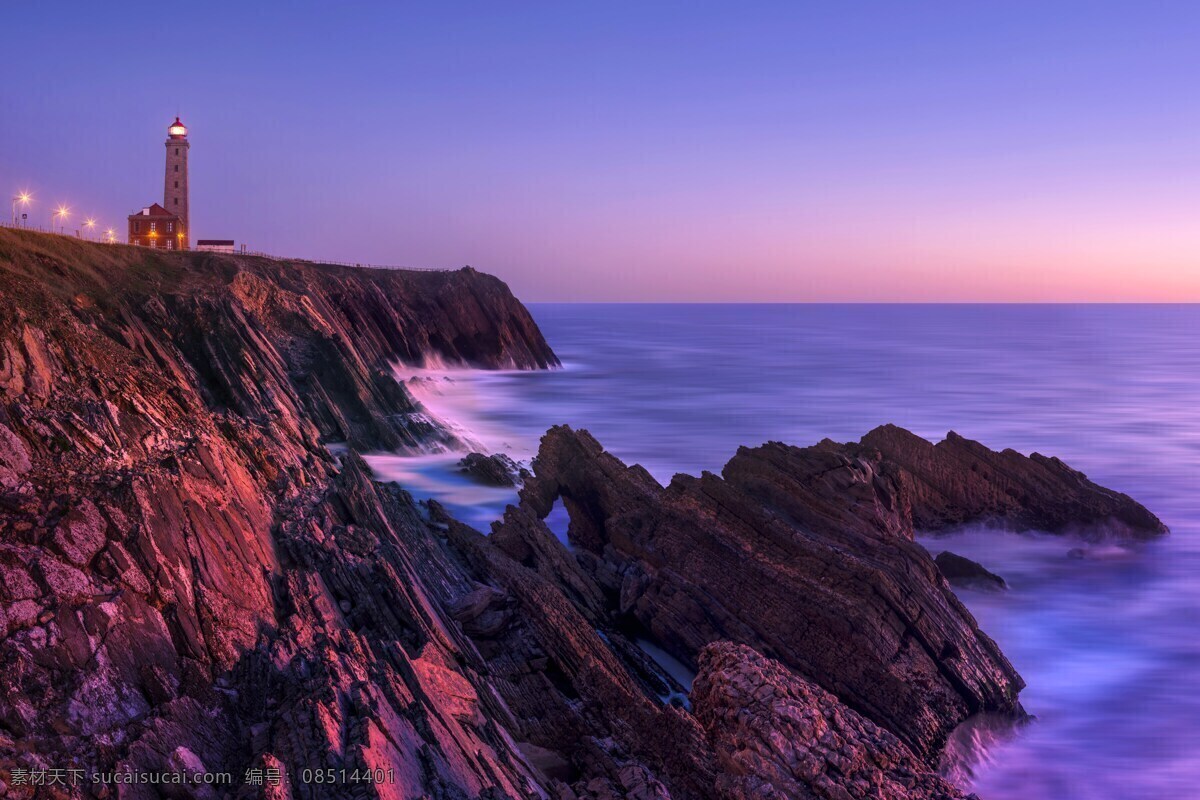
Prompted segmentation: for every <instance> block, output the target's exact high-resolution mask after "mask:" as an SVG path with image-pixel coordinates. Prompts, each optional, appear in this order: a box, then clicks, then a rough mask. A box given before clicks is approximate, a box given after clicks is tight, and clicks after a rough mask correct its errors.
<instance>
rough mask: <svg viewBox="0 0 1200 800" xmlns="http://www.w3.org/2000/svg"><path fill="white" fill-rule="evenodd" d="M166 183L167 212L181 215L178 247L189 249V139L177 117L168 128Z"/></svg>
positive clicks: (177, 237) (164, 196)
mask: <svg viewBox="0 0 1200 800" xmlns="http://www.w3.org/2000/svg"><path fill="white" fill-rule="evenodd" d="M165 180H166V182H165V183H164V187H165V188H164V191H163V205H164V206H165V207H166V210H167V213H169V214H174V215H175V216H177V217H179V223H180V224H179V227H180V228H182V230H180V231H178V232H177V233H176V239H177V242H178V243H177V244H176V245H175V247H176V248H178V249H180V250H189V249H191V246H190V244H189V242H190V241H191V236H192V227H191V220H190V219H189V217H188V139H187V128H186V127H184V125H183V123H182V122H180V121H179V117H176V118H175V123H174V124H173V125H171V127H169V128H167V175H166V179H165Z"/></svg>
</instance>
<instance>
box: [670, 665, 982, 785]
mask: <svg viewBox="0 0 1200 800" xmlns="http://www.w3.org/2000/svg"><path fill="white" fill-rule="evenodd" d="M692 704H693V708H694V709H695V712H696V718H697V719H698V720H699V721H700V724H701V725H703V726H704V729H705V731H706V733H707V734H708V738H709V741H710V742H711V744H712V747H713V751H714V753H715V754H716V758H717V765H718V770H717V781H716V785H715V787H714V790H715V791H714V795H715V796H716V797H718V798H721V800H750V798H780V799H781V800H782V798H821V799H822V800H847V798H907V800H961V798H964V797H965V795H963V793H962V792H960V791H958V790H957V789H955V788H954V787H953V786H951V785H950V784H948V783H947V782H946V781H944V780H943V779H942V778H940V777H938V775H937V774H936V773H935V772H933V771H932V770H930V769H929V767H928V766H926V765H925V764H923V763H922V762H921V760H920V759H918V758H917V757H916V756H915V755H913V753H912V751H910V750H909V749H908V748H907V747H905V746H904V744H903V743H901V741H900V740H899V739H898V738H896V737H895V736H894V735H892V734H891V733H889V732H887V731H886V730H883V729H882V728H880V727H879V726H877V725H875V724H873V723H872V722H871V721H870V720H867V719H865V718H863V717H862V716H861V715H859V714H857V713H855V712H854V711H852V710H850V709H849V708H847V707H846V706H845V705H843V704H842V703H841V702H839V701H838V699H837V698H836V697H834V696H833V695H831V694H830V693H829V692H826V691H825V690H823V689H821V688H820V687H819V686H817V685H815V684H813V683H812V682H810V681H807V680H805V679H804V678H802V677H800V676H799V675H796V674H794V673H792V672H789V671H788V670H787V669H786V668H785V667H784V666H783V665H782V664H780V663H779V662H777V661H773V660H771V659H768V658H765V657H763V656H762V655H760V654H759V653H757V652H755V651H754V650H753V649H751V648H749V647H746V646H744V645H734V644H730V643H728V642H718V643H716V644H711V645H708V646H707V647H705V648H704V650H702V651H701V653H700V673H699V675H698V676H697V677H696V682H695V684H694V685H693V688H692Z"/></svg>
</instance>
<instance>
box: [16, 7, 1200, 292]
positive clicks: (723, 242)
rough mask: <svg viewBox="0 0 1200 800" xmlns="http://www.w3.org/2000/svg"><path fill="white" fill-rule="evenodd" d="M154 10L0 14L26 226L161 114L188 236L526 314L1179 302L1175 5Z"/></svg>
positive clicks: (1190, 72) (138, 147) (125, 177)
mask: <svg viewBox="0 0 1200 800" xmlns="http://www.w3.org/2000/svg"><path fill="white" fill-rule="evenodd" d="M153 7H154V6H153V5H135V6H129V5H120V4H118V5H112V4H106V3H95V2H87V3H77V2H58V3H54V4H53V5H52V6H45V5H42V4H36V3H30V2H26V3H20V4H17V3H5V4H4V10H3V15H2V17H0V54H3V55H2V60H3V64H4V73H5V77H4V79H3V80H0V189H3V190H4V191H9V190H10V189H13V190H15V189H17V188H22V187H25V186H28V187H30V188H31V189H33V190H34V192H35V193H36V198H37V202H38V205H37V206H35V208H34V218H35V220H36V221H40V222H42V223H43V224H44V223H45V220H44V219H43V218H44V217H46V216H47V209H48V208H49V207H50V206H51V205H52V204H54V203H57V202H60V201H61V202H67V203H69V204H70V205H71V206H72V208H73V209H76V210H78V211H80V212H84V213H92V214H95V215H96V216H98V217H99V218H100V219H101V221H102V222H105V223H108V224H113V225H117V226H118V229H120V227H121V225H122V224H123V220H124V216H125V215H126V214H128V213H130V212H131V211H133V210H135V209H137V208H140V207H141V206H143V205H146V204H148V203H150V202H153V201H161V199H162V169H163V158H164V151H163V140H164V139H165V133H166V127H167V125H168V124H169V123H170V122H171V120H172V119H173V117H174V116H175V114H176V113H179V114H181V115H182V117H183V120H184V122H185V123H186V124H187V125H188V126H189V128H190V129H191V136H190V139H191V142H192V149H191V185H192V195H191V209H192V229H193V235H194V236H196V237H200V238H235V239H237V240H238V241H239V242H243V241H244V242H247V243H248V244H249V246H250V247H251V248H253V249H261V250H265V251H268V252H274V253H279V254H283V255H299V256H309V257H322V258H332V259H338V260H347V261H362V262H371V263H383V264H404V265H412V266H460V265H462V264H471V265H473V266H475V267H476V268H479V269H482V270H486V271H489V272H492V273H495V274H497V275H499V276H500V277H502V278H503V279H504V280H506V281H507V282H508V283H509V285H510V286H512V288H513V290H514V291H515V292H516V293H517V294H518V295H519V296H520V297H522V298H523V299H526V300H718V301H719V300H739V301H755V300H772V301H806V300H814V301H843V300H846V301H943V300H945V301H1006V300H1036V301H1042V300H1179V301H1183V300H1187V301H1198V300H1200V4H1197V3H1194V2H1186V3H1185V2H1179V3H1152V2H1128V3H1106V2H1080V3H1074V2H1050V3H1047V2H1045V0H1042V2H1036V3H1026V2H1003V3H1001V2H995V3H990V2H989V3H983V2H980V3H976V2H967V3H964V2H945V3H940V2H939V3H931V2H927V3H896V2H880V3H854V2H851V3H801V2H760V3H707V2H680V3H654V2H650V3H598V2H597V3H582V2H580V3H576V2H566V3H564V2H554V3H540V2H538V3H535V2H526V3H497V2H482V3H420V4H418V3H382V2H381V3H353V2H351V3H340V4H339V3H329V2H323V3H305V2H298V3H295V2H290V3H273V4H271V3H248V2H242V3H225V2H194V3H178V4H169V3H164V4H162V6H161V7H162V9H163V10H162V11H156V12H150V13H147V11H146V10H145V9H150V8H153ZM171 8H178V9H179V11H178V13H177V14H173V13H172V12H171V11H170V10H169V9H171ZM6 197H7V195H6ZM4 210H5V213H6V214H7V212H8V207H7V204H6V206H5V209H4Z"/></svg>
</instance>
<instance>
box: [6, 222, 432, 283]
mask: <svg viewBox="0 0 1200 800" xmlns="http://www.w3.org/2000/svg"><path fill="white" fill-rule="evenodd" d="M0 228H10V229H12V230H15V231H34V232H36V233H48V234H50V235H52V236H62V237H64V238H66V239H78V240H79V241H82V242H92V243H93V244H107V245H113V246H116V247H144V249H147V250H159V251H160V252H163V253H181V252H185V253H216V254H218V255H223V256H251V257H253V258H268V259H271V260H272V261H299V262H301V263H304V264H323V265H329V266H335V267H359V268H361V269H392V270H404V271H407V272H454V270H453V269H447V268H445V267H404V266H399V265H397V264H363V263H359V262H350V261H333V260H330V259H327V258H296V257H292V256H277V255H275V254H273V253H264V252H262V251H261V250H246V249H242V250H234V251H233V252H223V251H219V250H197V249H196V248H192V249H191V250H167V249H165V248H160V247H145V246H144V245H139V244H129V243H128V242H122V241H117V240H112V241H109V240H108V239H106V238H104V237H103V236H97V235H96V234H85V233H83V232H82V231H80V230H75V231H70V232H69V231H67V230H66V228H65V227H64V228H60V229H59V230H54V229H52V228H45V227H42V226H41V225H23V224H14V223H13V222H11V221H7V220H0Z"/></svg>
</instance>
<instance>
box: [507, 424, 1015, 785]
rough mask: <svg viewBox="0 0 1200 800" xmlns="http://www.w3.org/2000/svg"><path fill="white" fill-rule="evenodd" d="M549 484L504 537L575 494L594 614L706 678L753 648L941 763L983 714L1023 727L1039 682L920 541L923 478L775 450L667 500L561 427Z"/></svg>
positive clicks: (573, 529)
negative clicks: (1008, 655) (955, 737)
mask: <svg viewBox="0 0 1200 800" xmlns="http://www.w3.org/2000/svg"><path fill="white" fill-rule="evenodd" d="M534 472H535V477H534V478H533V479H531V480H529V481H527V482H526V484H525V488H524V489H523V491H522V493H521V500H522V505H523V506H524V507H526V508H527V509H528V511H529V512H532V513H529V514H524V515H521V514H510V515H508V516H506V518H505V520H504V521H503V522H502V523H501V524H500V525H499V526H497V529H496V532H495V533H494V534H493V536H494V537H496V538H498V540H500V541H505V540H507V539H508V538H510V537H513V536H514V534H513V533H512V532H511V531H510V528H512V527H514V526H518V525H522V524H525V523H526V522H527V521H528V520H530V519H533V518H537V517H543V516H545V514H547V513H548V512H549V510H550V507H551V505H552V504H553V502H554V501H555V500H556V499H557V498H560V497H561V498H562V502H563V504H564V506H565V507H566V509H567V511H568V512H569V514H570V518H571V521H570V527H569V529H568V537H569V539H570V541H571V543H572V544H573V545H574V546H575V547H576V548H577V552H576V562H577V563H578V565H579V569H580V571H581V572H582V573H583V575H582V577H579V576H575V575H572V576H570V578H571V579H572V580H573V581H574V582H575V583H579V582H581V581H585V580H586V581H590V584H591V591H590V592H589V595H592V596H594V595H599V596H601V597H602V598H603V601H602V603H600V604H593V606H592V608H591V610H592V613H593V614H595V615H596V616H597V617H598V618H600V619H603V620H606V621H607V624H608V626H609V627H614V628H615V627H620V626H621V625H634V626H636V627H637V628H638V629H639V630H642V631H644V632H645V635H646V636H647V637H648V638H650V639H651V640H652V641H654V642H655V643H656V644H657V645H658V646H660V647H662V648H663V649H665V650H666V651H667V652H669V653H670V654H671V655H672V656H674V657H675V658H677V659H679V660H680V661H681V662H683V663H684V664H686V665H688V666H689V667H691V668H692V669H696V668H697V667H698V658H699V653H700V651H701V650H702V649H703V648H704V646H706V645H708V644H711V643H713V642H718V641H733V642H740V643H743V644H746V645H749V646H750V647H753V648H754V649H755V650H757V651H758V652H760V653H762V654H763V655H766V656H769V657H771V658H773V659H775V660H777V661H779V662H781V663H782V664H784V665H785V666H786V667H788V668H789V669H791V670H794V671H795V672H797V673H798V674H801V675H804V676H805V677H806V678H808V679H810V680H812V681H814V682H816V683H817V684H818V685H820V686H821V687H823V688H824V689H825V690H826V691H829V692H831V693H832V694H834V695H835V696H837V697H838V698H839V699H840V700H841V701H842V702H844V703H845V704H846V705H848V706H849V707H850V708H852V709H854V710H855V711H857V712H859V713H860V714H862V715H863V716H865V717H867V718H868V719H870V720H872V721H873V722H875V723H876V724H878V725H880V726H881V727H884V728H886V729H888V730H890V731H892V732H893V733H895V734H896V735H897V736H899V737H900V738H901V739H902V740H903V741H904V742H905V743H906V744H907V745H908V746H909V747H910V748H911V749H912V750H913V751H914V752H915V753H916V754H917V755H918V756H919V757H921V758H924V759H927V760H930V761H931V762H932V760H933V759H934V758H935V756H936V754H937V752H938V751H939V750H940V748H941V746H942V744H943V743H944V742H945V740H946V737H948V736H949V734H950V732H951V731H952V730H953V728H954V727H955V726H956V725H957V724H959V723H960V722H962V720H964V719H966V718H967V717H968V716H970V715H971V714H974V713H976V712H980V711H994V712H1003V713H1011V714H1017V715H1019V714H1021V713H1022V711H1021V707H1020V704H1019V702H1018V700H1017V695H1018V693H1019V692H1020V690H1021V688H1022V687H1023V686H1024V684H1023V683H1022V681H1021V679H1020V677H1019V676H1018V675H1017V673H1016V671H1015V670H1014V669H1013V668H1012V666H1011V665H1010V664H1009V663H1008V661H1007V659H1005V658H1004V656H1003V654H1002V653H1001V652H1000V651H999V649H998V648H997V647H996V645H995V644H994V643H993V642H992V641H991V639H989V638H988V637H987V636H986V635H984V634H983V633H982V632H981V631H979V629H978V627H977V626H976V625H975V621H974V620H973V619H972V618H971V616H970V614H969V613H967V611H966V609H965V608H964V607H963V606H962V605H961V603H959V601H958V599H957V598H956V597H955V596H954V594H953V592H952V591H950V589H949V587H948V586H947V585H946V583H945V581H944V580H942V578H941V576H940V574H939V573H938V572H937V568H936V567H935V566H934V564H933V561H932V559H930V558H929V555H928V554H927V553H926V552H925V551H924V550H923V549H922V548H921V547H920V546H919V545H918V544H916V543H915V542H914V541H912V536H911V511H910V500H909V498H910V488H909V485H908V480H907V477H906V475H905V473H904V472H903V471H902V470H900V469H899V468H897V467H895V466H893V465H891V464H889V463H888V462H885V461H883V460H882V459H880V458H878V457H876V458H875V459H873V460H867V459H863V458H857V457H850V456H848V455H846V454H845V453H843V452H840V451H838V450H836V449H834V448H833V447H832V446H830V445H829V444H824V443H823V444H822V445H818V446H817V447H810V448H796V447H789V446H786V445H781V444H777V443H772V444H768V445H764V446H763V447H759V448H753V449H750V448H742V449H740V450H739V451H738V453H737V455H735V456H734V458H733V459H731V460H730V462H729V463H728V464H727V465H726V466H725V469H724V470H723V473H722V476H720V477H718V476H716V475H713V474H711V473H705V474H704V475H702V476H700V477H693V476H689V475H677V476H675V478H674V480H673V481H672V482H671V483H670V485H668V486H667V487H662V486H660V485H659V484H658V483H657V482H656V481H655V480H654V479H653V478H652V477H651V476H650V474H649V473H647V472H646V471H645V470H643V469H642V468H640V467H637V466H634V467H626V466H625V465H623V464H621V463H620V462H619V461H618V460H617V459H616V458H614V457H613V456H612V455H610V454H608V453H606V452H605V451H604V450H603V449H602V448H601V446H600V444H599V443H598V442H596V440H595V439H593V438H592V437H591V436H590V435H588V434H587V433H586V432H583V431H574V430H571V429H569V428H566V427H557V428H553V429H552V430H551V431H550V432H549V433H547V434H546V436H545V437H544V438H543V440H542V444H541V448H540V450H539V452H538V455H537V458H536V459H535V460H534ZM533 533H534V532H532V531H527V532H526V538H528V537H530V536H532V535H533ZM541 538H542V540H543V541H545V542H546V545H545V546H546V548H549V547H551V545H550V544H549V542H548V541H547V539H548V537H547V534H546V533H544V532H543V533H542V534H541ZM539 566H541V565H540V564H539ZM542 571H543V572H546V571H548V569H547V568H543V570H542ZM561 583H562V584H563V585H569V584H568V581H567V580H566V579H565V578H564V579H562V580H561ZM575 591H576V593H577V594H580V592H578V590H575Z"/></svg>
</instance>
